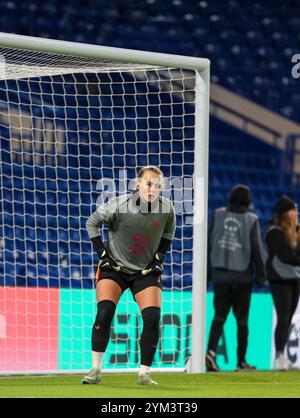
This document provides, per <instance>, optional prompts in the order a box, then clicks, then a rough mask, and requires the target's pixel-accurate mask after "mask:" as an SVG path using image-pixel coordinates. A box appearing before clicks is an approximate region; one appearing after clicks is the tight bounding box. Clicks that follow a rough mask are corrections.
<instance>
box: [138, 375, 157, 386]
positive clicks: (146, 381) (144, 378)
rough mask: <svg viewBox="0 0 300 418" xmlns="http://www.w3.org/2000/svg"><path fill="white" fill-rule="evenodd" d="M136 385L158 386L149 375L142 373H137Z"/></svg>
mask: <svg viewBox="0 0 300 418" xmlns="http://www.w3.org/2000/svg"><path fill="white" fill-rule="evenodd" d="M137 384H138V385H158V383H157V382H155V381H154V380H152V379H151V377H150V373H147V372H143V373H139V380H138V382H137Z"/></svg>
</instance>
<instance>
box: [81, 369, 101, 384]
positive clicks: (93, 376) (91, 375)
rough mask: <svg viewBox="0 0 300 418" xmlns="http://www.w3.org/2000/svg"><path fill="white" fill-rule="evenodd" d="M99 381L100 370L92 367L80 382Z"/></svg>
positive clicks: (92, 382)
mask: <svg viewBox="0 0 300 418" xmlns="http://www.w3.org/2000/svg"><path fill="white" fill-rule="evenodd" d="M100 382H101V372H100V370H99V369H97V368H93V369H92V370H90V371H89V372H88V374H86V375H85V376H84V377H83V379H82V380H81V383H82V384H84V385H98V383H100Z"/></svg>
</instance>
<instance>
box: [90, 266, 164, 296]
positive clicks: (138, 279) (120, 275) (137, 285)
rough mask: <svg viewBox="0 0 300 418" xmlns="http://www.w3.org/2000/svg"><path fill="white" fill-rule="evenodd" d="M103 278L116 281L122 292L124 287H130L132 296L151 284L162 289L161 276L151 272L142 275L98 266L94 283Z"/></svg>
mask: <svg viewBox="0 0 300 418" xmlns="http://www.w3.org/2000/svg"><path fill="white" fill-rule="evenodd" d="M103 279H110V280H113V281H114V282H116V283H118V285H119V286H120V287H121V289H122V292H124V291H125V290H126V289H130V290H131V292H132V294H133V296H135V295H136V294H137V293H139V292H141V291H142V290H144V289H147V288H148V287H152V286H155V287H158V288H159V289H162V284H161V276H157V275H153V274H152V275H150V274H149V275H147V276H143V275H142V273H141V272H138V273H135V274H128V273H124V272H122V271H101V270H100V268H98V270H97V274H96V285H97V283H98V282H99V281H100V280H103Z"/></svg>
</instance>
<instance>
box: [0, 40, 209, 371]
mask: <svg viewBox="0 0 300 418" xmlns="http://www.w3.org/2000/svg"><path fill="white" fill-rule="evenodd" d="M108 50H109V53H108V52H107V51H108ZM179 58H180V57H177V61H176V60H175V58H172V57H171V56H164V55H162V54H150V53H143V52H141V53H138V52H137V51H124V50H118V49H113V48H112V49H109V48H101V47H92V46H85V45H80V44H79V45H75V44H73V43H66V42H59V41H52V42H51V41H49V40H42V39H39V38H37V39H34V38H29V37H28V38H27V37H19V36H13V35H10V36H9V35H5V34H0V139H1V159H0V175H1V186H0V347H1V349H0V373H16V372H21V373H24V372H28V373H30V372H59V371H61V372H65V371H69V372H72V371H74V372H76V371H81V370H87V369H89V368H90V366H91V328H92V325H93V322H94V318H95V313H96V295H95V281H94V278H95V273H96V265H97V261H98V260H97V257H96V255H95V254H94V253H93V249H92V246H91V243H90V241H89V238H88V235H87V231H86V221H87V218H88V216H89V215H90V214H91V213H92V212H93V211H94V210H96V208H97V206H99V205H100V204H102V203H103V202H105V201H106V200H107V199H108V198H109V197H111V196H118V195H122V194H124V193H130V192H131V191H132V190H133V188H134V179H135V177H136V174H137V171H138V169H139V168H141V167H142V166H145V165H148V164H151V165H156V166H159V167H160V168H161V170H162V171H163V173H164V176H165V186H164V191H163V194H164V195H165V196H166V197H168V198H170V199H171V200H172V201H173V204H174V207H175V210H176V213H177V228H176V235H175V239H174V242H173V245H172V249H171V251H170V252H169V253H168V255H167V256H166V259H165V268H164V273H163V276H162V284H163V306H162V321H161V338H160V343H159V346H158V349H157V353H156V356H155V359H154V363H153V366H152V367H153V369H155V368H156V369H162V370H170V369H172V370H185V368H186V364H187V362H188V360H189V358H190V357H191V355H192V351H193V350H194V349H195V347H196V349H197V352H196V353H193V359H194V356H195V358H196V360H195V362H193V363H192V364H193V365H194V368H193V369H192V370H193V371H203V357H204V356H203V350H204V344H205V338H204V337H205V336H204V330H205V327H204V322H205V280H206V278H205V264H206V261H205V249H206V201H207V196H206V193H207V132H208V127H207V124H208V116H207V115H208V82H207V77H206V79H205V77H203V76H201V69H204V70H207V63H206V62H204V63H203V62H202V61H201V60H196V59H190V60H188V59H187V58H186V61H185V60H183V57H182V60H181V59H179ZM126 59H127V62H126ZM193 60H194V61H193ZM180 62H183V63H184V66H183V67H181V66H180ZM195 63H196V64H197V65H198V68H197V67H195V65H194V64H195ZM199 68H200V69H199ZM195 208H197V210H196V209H195ZM197 217H198V219H196V218H197ZM102 234H103V236H104V238H105V237H107V231H106V228H105V227H104V228H103V231H102ZM140 245H143V243H140ZM195 271H196V274H195ZM141 321H142V320H141V318H140V315H139V312H138V308H137V305H136V304H135V302H134V301H133V298H132V295H131V293H130V292H129V291H126V292H125V293H124V294H123V296H122V298H121V301H120V302H119V305H118V308H117V311H116V315H115V318H114V320H113V325H112V331H111V339H110V343H109V346H108V349H107V352H106V355H105V358H104V365H103V367H104V369H105V370H109V371H120V370H123V369H126V370H129V369H135V368H137V367H139V359H140V353H139V338H140V332H141V327H142V322H141ZM197 347H198V348H197ZM197 365H198V366H197Z"/></svg>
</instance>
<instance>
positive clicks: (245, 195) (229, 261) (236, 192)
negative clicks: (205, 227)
mask: <svg viewBox="0 0 300 418" xmlns="http://www.w3.org/2000/svg"><path fill="white" fill-rule="evenodd" d="M251 200H252V198H251V192H250V189H249V188H248V187H247V186H245V185H237V186H235V187H234V188H233V189H232V190H231V192H230V195H229V204H228V206H227V207H226V208H225V207H224V208H219V209H217V210H216V211H215V215H214V221H213V226H212V229H211V232H210V234H209V261H210V266H209V267H210V275H211V280H212V282H213V285H214V309H215V316H214V319H213V322H212V326H211V329H210V335H209V342H208V348H207V354H206V368H207V371H215V372H218V371H219V370H220V369H219V367H218V365H217V362H216V352H217V346H218V341H219V338H220V336H221V333H222V330H223V326H224V323H225V321H226V318H227V316H228V314H229V311H230V309H231V308H232V309H233V313H234V315H235V317H236V321H237V326H238V352H237V360H238V361H237V371H243V370H246V371H249V370H254V369H255V367H253V366H250V365H249V364H248V363H247V362H246V351H247V345H248V316H249V308H250V299H251V290H252V285H253V279H254V276H256V281H257V283H258V284H259V285H263V284H264V282H265V269H264V262H263V259H262V244H261V236H260V227H259V220H258V217H257V216H256V215H255V214H254V213H252V212H250V210H249V208H250V205H251Z"/></svg>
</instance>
